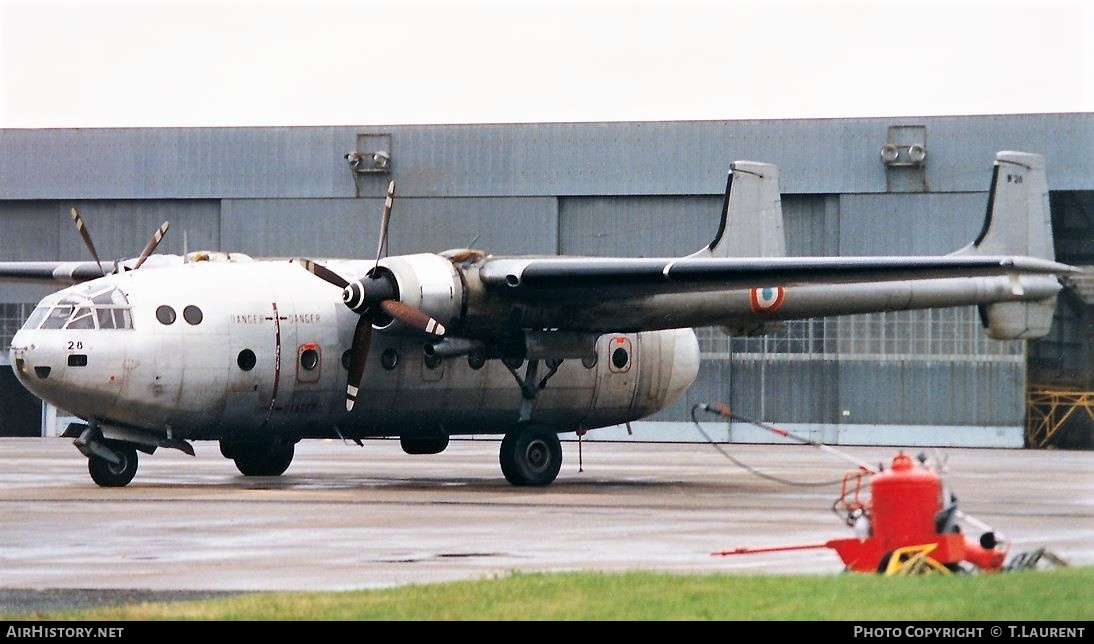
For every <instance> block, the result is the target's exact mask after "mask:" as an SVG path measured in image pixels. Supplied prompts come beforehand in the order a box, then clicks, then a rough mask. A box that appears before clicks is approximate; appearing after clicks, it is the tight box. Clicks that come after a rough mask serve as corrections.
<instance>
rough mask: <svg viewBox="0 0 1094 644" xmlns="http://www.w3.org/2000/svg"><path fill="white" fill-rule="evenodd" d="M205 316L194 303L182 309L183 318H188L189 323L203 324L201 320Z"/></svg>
mask: <svg viewBox="0 0 1094 644" xmlns="http://www.w3.org/2000/svg"><path fill="white" fill-rule="evenodd" d="M204 317H205V316H204V315H202V313H201V309H199V308H198V307H196V306H194V305H193V304H191V305H189V306H187V307H186V308H184V309H183V310H182V319H184V320H186V321H187V322H188V323H190V324H192V325H194V326H197V325H199V324H201V320H202V318H204Z"/></svg>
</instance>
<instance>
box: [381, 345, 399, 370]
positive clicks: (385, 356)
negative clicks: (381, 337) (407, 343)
mask: <svg viewBox="0 0 1094 644" xmlns="http://www.w3.org/2000/svg"><path fill="white" fill-rule="evenodd" d="M398 365H399V352H398V351H396V350H395V349H391V348H388V349H384V352H383V353H381V354H380V366H381V367H383V368H384V369H387V370H388V371H391V370H392V369H394V368H395V367H397V366H398Z"/></svg>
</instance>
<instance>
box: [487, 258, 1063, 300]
mask: <svg viewBox="0 0 1094 644" xmlns="http://www.w3.org/2000/svg"><path fill="white" fill-rule="evenodd" d="M1074 270H1075V269H1073V268H1072V267H1070V266H1068V265H1066V264H1060V263H1058V262H1054V261H1050V260H1045V259H1039V258H1035V257H999V256H950V255H948V256H942V257H798V258H794V257H777V258H767V257H755V258H743V259H742V258H721V257H693V258H680V259H670V258H665V259H628V258H561V257H560V258H544V259H520V258H497V259H488V260H486V261H485V262H484V263H483V265H482V267H481V268H480V270H479V275H480V277H481V279H482V282H483V284H484V285H485V286H486V287H487V288H488V289H490V290H491V291H493V292H494V293H498V294H505V295H507V296H508V297H511V298H514V299H517V300H525V301H542V300H554V301H556V302H557V301H558V300H559V299H560V298H561V299H563V300H565V301H566V302H568V303H570V304H581V303H583V302H584V301H600V300H605V299H628V298H642V297H648V296H652V295H671V294H677V293H701V292H708V291H723V290H734V289H751V288H771V287H780V286H782V287H786V286H803V285H819V284H850V283H860V282H864V283H865V282H883V281H903V280H925V279H950V278H966V277H984V276H999V275H1016V274H1034V275H1036V274H1047V275H1056V274H1064V273H1069V272H1073V271H1074Z"/></svg>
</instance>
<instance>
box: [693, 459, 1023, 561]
mask: <svg viewBox="0 0 1094 644" xmlns="http://www.w3.org/2000/svg"><path fill="white" fill-rule="evenodd" d="M866 476H871V479H870V497H869V499H866V500H863V499H862V498H861V494H862V483H863V478H864V477H866ZM946 496H947V495H946V494H945V492H944V490H943V485H942V481H941V479H940V477H939V476H938V474H936V473H935V472H933V471H931V470H930V469H928V468H927V467H925V466H923V465H922V464H917V463H915V462H914V461H913V460H912V459H911V458H910V457H908V455H906V454H904V453H900V454H897V455H896V456H895V457H893V461H892V464H891V465H890V468H889V470H888V471H882V472H876V473H875V472H870V471H866V470H863V469H859V470H856V471H853V472H849V473H847V474H845V475H844V477H843V485H842V489H841V491H840V498H839V499H838V500H837V501H836V503H835V505H834V506H833V510H835V511H836V512H837V513H838V514H839V515H841V516H842V517H843V518H844V519H845V521H846V523H847V525H848V526H850V527H852V528H853V529H854V530H855V533H856V536H855V537H851V538H846V539H831V540H829V541H826V542H824V543H814V544H801V545H793V546H773V547H764V548H748V547H743V548H737V549H735V550H726V551H721V552H715V553H713V554H714V555H717V556H724V555H736V554H749V553H757V552H777V551H784V550H805V549H810V548H831V549H833V550H835V551H836V553H837V554H839V556H840V559H842V560H843V563H844V565H845V566H847V569H848V570H853V571H856V572H879V573H885V574H912V573H923V572H951V571H958V570H963V567H964V565H965V564H971V565H972V566H975V567H976V568H978V569H980V570H982V571H985V572H997V571H999V570H1000V569H1002V567H1003V561H1004V559H1006V554H1007V552H1006V546H1005V545H1003V544H1000V543H998V542H997V540H996V538H995V534H994V533H993V532H991V531H988V532H985V533H984V534H983V535H982V536H981V537H980V539H979V542H976V541H970V540H968V539H966V538H965V536H964V535H963V534H962V533H961V531H960V528H959V527H958V525H957V515H958V512H957V505H956V502H955V500H954V498H953V497H952V496H950V497H949V498H946Z"/></svg>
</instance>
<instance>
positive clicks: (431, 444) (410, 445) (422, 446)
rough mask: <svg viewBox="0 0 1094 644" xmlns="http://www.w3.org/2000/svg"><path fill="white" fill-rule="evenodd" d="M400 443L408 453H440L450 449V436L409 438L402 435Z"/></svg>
mask: <svg viewBox="0 0 1094 644" xmlns="http://www.w3.org/2000/svg"><path fill="white" fill-rule="evenodd" d="M399 445H400V446H401V447H402V448H403V451H404V452H406V453H407V454H440V453H441V452H443V451H444V450H446V449H448V437H447V436H440V437H432V438H408V437H406V436H402V437H400V438H399Z"/></svg>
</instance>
